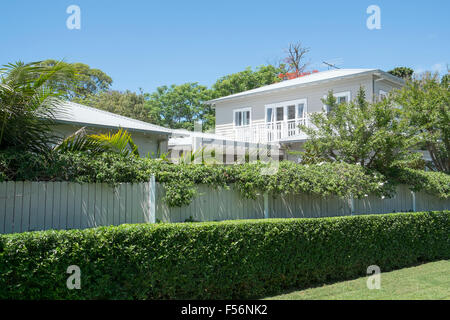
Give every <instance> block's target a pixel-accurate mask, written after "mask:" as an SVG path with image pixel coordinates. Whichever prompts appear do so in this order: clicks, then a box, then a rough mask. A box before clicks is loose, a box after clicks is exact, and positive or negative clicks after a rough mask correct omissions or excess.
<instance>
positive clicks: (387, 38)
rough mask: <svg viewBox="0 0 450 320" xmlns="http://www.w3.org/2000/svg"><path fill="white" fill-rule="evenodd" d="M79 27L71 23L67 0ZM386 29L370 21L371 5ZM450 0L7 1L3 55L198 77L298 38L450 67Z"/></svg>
mask: <svg viewBox="0 0 450 320" xmlns="http://www.w3.org/2000/svg"><path fill="white" fill-rule="evenodd" d="M72 4H74V5H78V6H79V7H80V9H81V29H80V30H69V29H68V28H67V27H66V20H67V18H68V17H69V14H67V13H66V8H67V7H68V6H69V5H72ZM372 4H375V5H378V6H379V7H380V9H381V29H380V30H369V29H368V28H367V27H366V20H367V18H368V17H369V14H367V13H366V9H367V7H368V6H369V5H372ZM449 11H450V1H448V0H429V1H400V0H396V1H392V0H391V1H384V0H383V1H381V0H370V1H365V0H341V1H322V0H315V1H311V0H309V1H302V0H295V1H283V0H279V1H262V0H259V1H245V0H240V1H234V0H227V1H215V0H208V1H195V0H191V1H186V0H185V1H149V0H147V1H138V0H128V1H105V0H95V1H92V0H70V1H66V0H41V1H23V0H14V1H2V6H1V12H0V35H1V44H2V45H1V49H0V64H5V63H7V62H12V61H17V60H22V61H36V60H42V59H48V58H53V59H64V60H66V61H68V62H83V63H86V64H88V65H90V66H91V67H94V68H99V69H101V70H103V71H105V72H106V73H107V74H109V75H110V76H111V77H112V78H113V81H114V83H113V89H118V90H125V89H130V90H132V91H137V90H138V88H143V90H144V91H146V92H151V91H153V90H154V89H155V88H156V87H158V86H161V85H170V84H173V83H175V84H181V83H184V82H199V83H201V84H204V85H208V86H209V85H211V84H212V83H214V82H215V80H216V79H217V78H219V77H220V76H223V75H226V74H229V73H233V72H238V71H241V70H243V69H244V68H246V67H247V66H251V67H256V66H259V65H261V64H267V63H270V62H275V61H277V60H279V59H280V58H282V57H283V49H284V48H286V47H287V45H288V44H289V43H290V42H295V41H302V42H303V43H304V45H305V46H307V47H310V48H311V52H310V54H309V60H310V61H311V67H312V68H315V69H318V70H325V69H326V68H325V67H324V66H323V65H322V64H321V62H322V60H332V59H337V60H335V61H339V62H340V66H341V67H343V68H380V69H383V70H389V69H391V68H393V67H395V66H409V67H412V68H414V69H416V70H419V71H423V70H431V69H435V70H439V71H441V72H444V70H446V64H447V63H449V64H450V41H449V39H450V19H448V13H449Z"/></svg>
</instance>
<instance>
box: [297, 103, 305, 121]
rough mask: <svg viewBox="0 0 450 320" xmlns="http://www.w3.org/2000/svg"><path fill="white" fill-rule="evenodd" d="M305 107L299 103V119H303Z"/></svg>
mask: <svg viewBox="0 0 450 320" xmlns="http://www.w3.org/2000/svg"><path fill="white" fill-rule="evenodd" d="M304 107H305V104H304V103H299V104H298V106H297V114H298V117H299V118H303V108H304Z"/></svg>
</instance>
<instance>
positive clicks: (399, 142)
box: [301, 88, 420, 172]
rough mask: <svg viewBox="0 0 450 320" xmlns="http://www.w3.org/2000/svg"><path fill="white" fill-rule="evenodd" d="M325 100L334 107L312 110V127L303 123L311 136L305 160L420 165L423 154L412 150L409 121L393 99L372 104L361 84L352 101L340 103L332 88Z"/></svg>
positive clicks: (375, 165)
mask: <svg viewBox="0 0 450 320" xmlns="http://www.w3.org/2000/svg"><path fill="white" fill-rule="evenodd" d="M323 102H324V103H325V104H326V105H327V106H328V107H329V110H330V111H329V112H328V113H315V114H312V115H311V119H310V120H311V123H312V124H313V126H312V127H305V126H301V128H302V129H303V130H304V131H305V132H306V133H307V134H308V135H309V137H310V140H308V141H307V142H306V143H305V153H304V154H303V161H304V162H306V163H307V162H318V161H343V162H346V163H353V164H359V165H361V166H363V167H366V168H370V169H377V170H379V171H381V172H383V171H384V170H386V169H388V168H389V167H391V166H393V165H395V164H399V163H401V162H406V163H407V164H409V165H413V164H416V165H417V163H418V161H419V160H418V159H419V156H420V154H413V153H411V152H410V151H409V148H410V147H411V146H412V145H414V143H415V139H414V137H413V136H410V135H407V134H404V132H406V128H405V126H406V124H405V123H403V122H401V121H399V120H398V117H399V112H400V111H399V110H398V109H397V108H396V107H395V106H394V102H393V101H392V100H391V99H385V100H383V101H379V102H375V103H372V104H371V103H369V102H367V101H366V98H365V92H364V89H363V88H360V90H359V92H358V95H357V97H356V99H355V100H354V101H351V102H349V103H342V104H337V100H336V98H335V97H334V96H333V92H332V91H330V92H329V93H328V96H327V98H326V99H323Z"/></svg>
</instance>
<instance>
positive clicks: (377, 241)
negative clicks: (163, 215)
mask: <svg viewBox="0 0 450 320" xmlns="http://www.w3.org/2000/svg"><path fill="white" fill-rule="evenodd" d="M449 234H450V212H449V211H444V212H422V213H404V214H387V215H370V216H353V217H335V218H316V219H274V220H254V221H228V222H209V223H188V224H156V225H148V224H141V225H122V226H118V227H100V228H94V229H86V230H70V231H43V232H30V233H22V234H12V235H2V236H0V299H5V298H14V299H37V298H38V299H230V298H234V299H245V298H255V297H261V296H265V295H270V294H276V293H279V292H280V291H281V290H284V289H286V288H293V287H296V288H301V287H305V286H310V285H315V284H323V283H326V282H330V281H339V280H346V279H350V278H354V277H358V276H363V275H365V274H366V270H367V267H368V266H370V265H378V266H379V267H380V268H381V271H382V272H385V271H389V270H392V269H397V268H402V267H406V266H410V265H413V264H416V263H419V262H424V261H431V260H436V259H449V258H450V238H449ZM70 265H78V266H79V267H80V269H81V289H80V290H68V289H67V288H66V280H67V277H68V276H69V275H68V274H67V273H66V270H67V267H68V266H70Z"/></svg>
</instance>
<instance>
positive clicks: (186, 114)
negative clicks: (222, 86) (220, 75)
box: [146, 82, 214, 130]
mask: <svg viewBox="0 0 450 320" xmlns="http://www.w3.org/2000/svg"><path fill="white" fill-rule="evenodd" d="M146 97H147V104H146V105H147V106H148V110H149V112H150V114H152V115H157V116H158V119H157V124H160V125H163V126H166V127H169V128H173V129H179V128H183V129H188V130H193V129H194V122H197V121H200V122H202V123H203V127H204V128H205V129H208V128H210V127H212V126H214V122H213V121H214V120H213V119H214V118H213V114H214V113H213V110H212V108H211V106H209V105H206V104H204V103H203V102H204V101H206V100H209V99H210V98H211V92H210V91H209V90H208V88H206V87H205V86H201V85H199V84H198V83H196V82H195V83H185V84H182V85H171V86H170V87H167V86H162V87H158V88H157V89H156V92H154V93H152V94H146Z"/></svg>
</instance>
